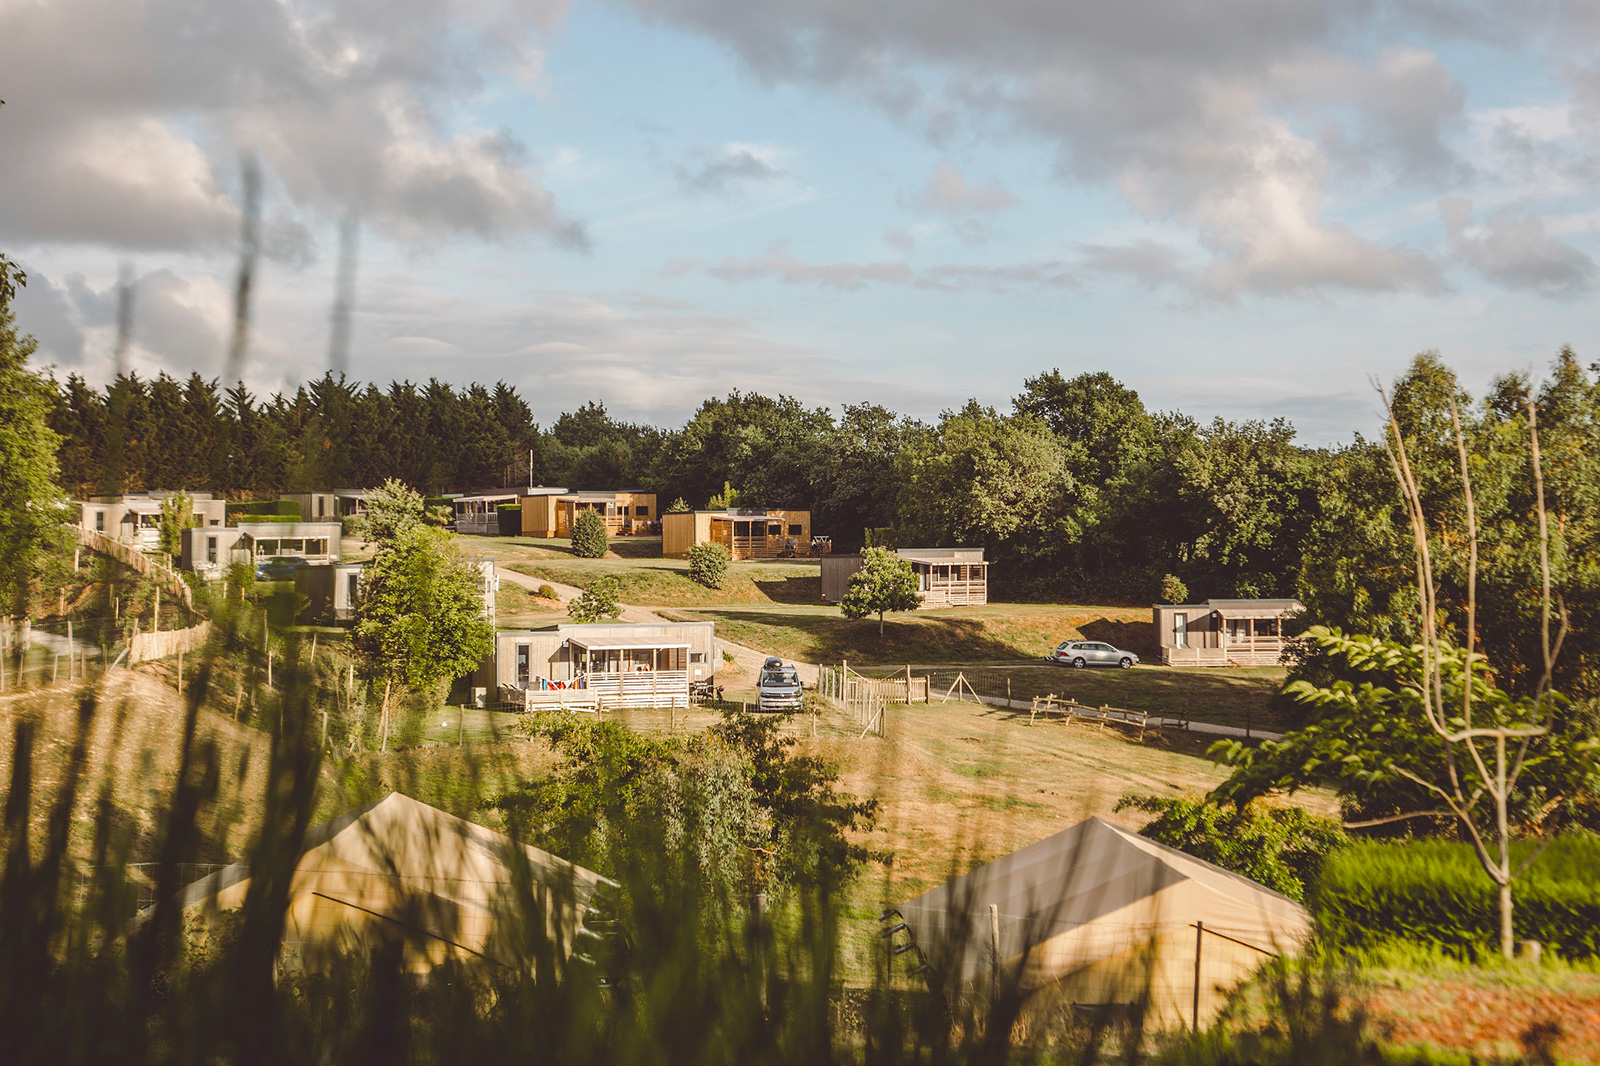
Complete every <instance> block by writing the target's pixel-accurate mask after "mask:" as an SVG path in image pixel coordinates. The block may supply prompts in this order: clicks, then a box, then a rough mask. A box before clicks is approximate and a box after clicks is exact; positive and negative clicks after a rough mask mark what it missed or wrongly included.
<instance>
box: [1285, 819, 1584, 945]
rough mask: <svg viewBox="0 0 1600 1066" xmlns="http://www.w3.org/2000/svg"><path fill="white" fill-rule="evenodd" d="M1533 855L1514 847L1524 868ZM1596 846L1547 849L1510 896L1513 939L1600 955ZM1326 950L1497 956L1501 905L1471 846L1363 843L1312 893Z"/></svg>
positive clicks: (1339, 858)
mask: <svg viewBox="0 0 1600 1066" xmlns="http://www.w3.org/2000/svg"><path fill="white" fill-rule="evenodd" d="M1537 846H1538V845H1537V844H1536V843H1534V842H1531V841H1518V842H1516V843H1515V844H1513V845H1512V854H1513V856H1520V859H1521V860H1523V861H1525V860H1526V858H1527V856H1529V855H1531V854H1532V853H1533V850H1534V849H1535V848H1536V847H1537ZM1596 870H1600V837H1594V836H1589V835H1584V836H1572V837H1564V838H1561V839H1558V840H1556V841H1555V842H1554V843H1552V844H1551V845H1550V847H1549V850H1547V851H1546V852H1545V853H1544V854H1543V855H1542V856H1540V857H1539V858H1538V859H1537V860H1536V861H1535V862H1534V863H1533V865H1532V866H1530V867H1529V868H1528V870H1527V872H1526V873H1524V874H1523V875H1522V876H1521V877H1519V878H1517V880H1516V881H1515V882H1513V884H1512V886H1511V893H1512V900H1513V902H1514V904H1515V910H1514V912H1513V915H1512V920H1513V923H1514V929H1515V932H1516V936H1517V939H1519V940H1523V939H1528V940H1538V941H1542V942H1543V943H1544V944H1545V946H1546V947H1548V948H1550V949H1551V950H1553V951H1555V952H1556V953H1557V954H1560V955H1562V956H1564V957H1566V958H1579V957H1594V956H1596V955H1600V883H1596V881H1595V879H1594V871H1596ZM1311 908H1312V913H1313V914H1314V915H1315V916H1316V919H1317V925H1318V928H1319V929H1320V931H1321V934H1322V936H1324V937H1325V938H1326V939H1327V940H1328V941H1329V942H1330V943H1332V944H1337V945H1340V946H1343V947H1352V948H1367V947H1373V946H1376V945H1380V944H1384V943H1389V942H1394V941H1410V942H1413V943H1421V944H1430V945H1437V946H1438V947H1439V948H1440V949H1441V950H1443V951H1445V952H1447V953H1449V954H1453V955H1459V956H1464V957H1473V956H1476V955H1478V954H1480V953H1483V954H1493V953H1495V952H1496V951H1498V944H1499V939H1500V934H1499V930H1500V904H1499V898H1498V891H1497V889H1496V888H1495V886H1494V884H1493V882H1491V881H1490V880H1489V877H1488V875H1487V874H1485V873H1484V872H1483V869H1482V867H1480V866H1479V865H1478V860H1477V858H1476V857H1475V856H1474V855H1473V853H1472V846H1471V845H1470V844H1466V843H1457V842H1454V841H1436V840H1412V841H1406V842H1404V843H1362V844H1357V845H1354V846H1352V847H1349V848H1346V849H1344V850H1343V851H1340V852H1339V853H1337V854H1335V855H1332V856H1330V857H1329V859H1328V861H1327V864H1326V865H1325V866H1324V867H1323V870H1322V876H1321V877H1320V878H1319V879H1318V881H1317V884H1316V887H1315V889H1314V890H1313V891H1312V893H1311Z"/></svg>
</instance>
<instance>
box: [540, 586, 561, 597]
mask: <svg viewBox="0 0 1600 1066" xmlns="http://www.w3.org/2000/svg"><path fill="white" fill-rule="evenodd" d="M533 594H534V595H535V596H537V597H539V598H540V599H541V600H559V599H560V598H561V596H560V594H559V593H557V592H556V590H555V587H554V586H552V585H540V586H539V587H538V588H537V589H535V590H534V592H533Z"/></svg>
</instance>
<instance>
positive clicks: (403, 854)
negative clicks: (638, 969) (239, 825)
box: [183, 792, 609, 972]
mask: <svg viewBox="0 0 1600 1066" xmlns="http://www.w3.org/2000/svg"><path fill="white" fill-rule="evenodd" d="M519 853H520V854H519ZM524 859H525V860H526V862H527V872H528V874H529V875H530V876H531V881H532V884H533V885H534V887H535V892H534V895H533V900H535V901H537V902H531V901H529V900H527V899H526V898H525V899H524V900H523V902H522V903H520V904H519V903H518V902H517V895H518V893H517V891H516V887H515V884H516V881H517V880H518V879H519V876H520V875H519V871H518V869H517V868H516V867H517V866H518V864H519V863H520V862H521V861H522V860H524ZM604 884H609V882H607V881H606V879H605V878H603V877H601V876H600V875H599V874H597V873H594V872H592V871H590V870H586V869H584V868H583V867H581V866H577V865H574V864H573V863H570V862H567V861H566V860H564V859H560V858H557V857H556V856H554V855H551V854H549V853H548V852H544V851H540V850H539V849H538V848H533V847H526V846H523V847H520V848H519V847H518V846H517V845H516V844H515V843H514V842H513V841H512V840H511V839H510V838H508V837H506V836H504V835H502V834H500V833H496V832H494V831H493V830H491V829H486V828H484V827H483V826H481V825H476V824H474V823H472V822H469V821H467V820H465V819H463V818H457V817H456V816H455V815H452V814H448V813H446V812H444V811H441V810H439V809H438V808H437V807H431V806H429V805H428V804H426V803H422V802H420V801H418V800H414V799H412V798H410V797H409V796H403V795H401V794H400V793H398V792H391V793H389V794H388V795H387V796H385V797H383V798H382V799H380V800H377V801H376V802H374V803H370V804H368V805H367V806H365V807H361V808H358V809H357V810H354V811H351V812H349V813H348V814H344V815H341V816H340V817H338V818H335V819H333V820H332V821H329V822H325V823H323V824H322V825H320V826H317V827H316V828H314V829H312V830H310V832H308V833H307V835H306V841H305V848H304V851H303V852H302V854H301V856H300V860H299V862H298V863H297V864H296V866H295V871H294V876H293V878H292V880H291V882H290V886H289V908H288V914H287V918H286V921H285V928H284V947H285V948H288V949H294V950H296V951H298V953H299V954H300V955H301V957H302V958H303V959H305V960H307V961H311V960H313V959H314V957H315V955H316V953H317V951H318V950H319V949H329V948H339V947H359V946H361V945H365V944H370V943H371V942H372V941H373V940H374V939H384V938H394V937H398V938H400V941H401V944H402V950H403V952H404V956H403V957H404V959H405V964H406V966H407V967H408V968H409V969H411V970H413V971H415V972H424V971H427V970H429V969H431V968H432V967H433V966H436V965H438V964H439V963H441V962H443V961H444V960H445V959H447V958H465V959H472V958H488V959H490V960H492V961H496V962H501V963H506V964H510V963H513V962H515V960H516V959H517V958H519V957H528V956H530V955H532V954H534V953H535V952H534V950H533V948H532V946H531V945H527V944H524V945H521V946H520V948H519V947H518V946H516V945H513V944H511V943H510V942H509V939H508V938H510V937H514V936H516V935H517V934H516V933H515V932H513V930H519V929H523V930H525V929H527V928H528V926H527V923H526V915H527V914H528V913H530V910H531V909H533V908H537V909H539V910H542V911H543V912H544V919H545V922H544V924H545V928H544V932H543V936H544V938H545V945H546V947H547V948H548V947H549V946H554V947H556V948H557V949H558V950H559V952H560V953H561V955H563V956H564V955H567V954H570V953H571V951H572V945H573V941H574V938H575V937H576V936H577V934H578V931H579V930H580V929H582V927H583V919H584V916H585V915H586V914H587V913H588V911H589V908H590V906H591V903H592V902H593V899H594V896H595V893H596V892H597V891H598V890H599V888H600V886H601V885H604ZM249 887H250V868H249V866H248V865H247V864H246V863H243V862H238V863H234V864H233V865H232V866H228V867H225V868H224V869H221V870H219V871H217V872H216V873H213V874H212V875H210V876H209V877H206V878H204V879H202V880H200V881H197V882H195V883H194V884H193V885H190V886H189V888H188V889H187V890H186V891H185V893H184V897H183V905H184V909H185V910H192V911H194V912H196V913H198V914H200V915H202V916H204V915H206V914H215V913H218V912H222V911H229V910H234V909H236V908H238V907H239V906H241V905H242V904H243V903H244V899H245V894H246V892H248V891H249ZM519 907H520V908H521V912H520V913H519V912H518V908H519ZM533 935H535V936H537V935H538V934H537V932H535V933H534V934H533Z"/></svg>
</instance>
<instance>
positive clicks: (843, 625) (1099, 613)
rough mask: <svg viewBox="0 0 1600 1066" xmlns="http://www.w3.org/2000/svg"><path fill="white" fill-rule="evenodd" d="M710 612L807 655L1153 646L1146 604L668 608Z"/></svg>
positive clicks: (730, 628) (1003, 653)
mask: <svg viewBox="0 0 1600 1066" xmlns="http://www.w3.org/2000/svg"><path fill="white" fill-rule="evenodd" d="M671 613H673V614H674V616H675V617H677V616H681V617H683V618H692V619H709V620H711V621H713V622H715V623H717V633H718V634H719V635H721V636H725V637H727V638H728V639H729V640H733V641H737V642H738V643H740V644H744V645H747V646H749V647H752V648H755V649H757V650H759V651H769V652H772V653H773V654H775V655H789V656H793V657H795V658H798V659H801V660H803V661H805V662H813V663H814V662H835V663H836V662H838V661H839V660H840V659H849V660H850V661H851V662H859V663H906V662H911V663H930V662H973V661H979V660H989V661H1015V660H1018V659H1034V658H1037V657H1039V656H1041V655H1043V654H1044V653H1045V652H1046V651H1049V650H1050V649H1051V648H1054V647H1055V646H1056V645H1057V644H1059V643H1060V642H1061V641H1063V640H1080V639H1081V640H1104V641H1108V642H1110V643H1112V644H1115V645H1117V646H1118V647H1122V648H1127V649H1129V650H1130V651H1133V652H1136V653H1138V654H1139V655H1141V656H1144V655H1147V654H1149V653H1150V652H1151V651H1153V648H1152V647H1151V645H1152V637H1151V625H1150V614H1149V612H1148V611H1139V610H1132V609H1128V608H1122V607H1071V606H1058V605H1055V604H1034V603H990V604H986V605H985V606H982V607H952V608H949V609H946V610H938V611H911V612H907V613H905V614H899V615H890V616H888V617H886V618H885V619H884V631H883V635H882V636H879V634H878V622H877V619H875V618H874V619H866V620H862V621H859V622H852V621H849V620H848V619H846V618H845V617H844V615H843V614H841V613H840V611H839V609H838V608H837V607H830V606H827V605H826V604H821V603H807V604H785V605H781V606H780V605H774V604H758V605H750V606H740V607H719V608H714V609H713V608H707V609H703V610H681V611H676V612H671Z"/></svg>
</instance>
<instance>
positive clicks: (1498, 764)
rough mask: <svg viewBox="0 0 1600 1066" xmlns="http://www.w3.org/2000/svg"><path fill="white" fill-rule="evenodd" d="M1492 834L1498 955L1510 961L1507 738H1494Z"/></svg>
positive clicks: (1512, 945)
mask: <svg viewBox="0 0 1600 1066" xmlns="http://www.w3.org/2000/svg"><path fill="white" fill-rule="evenodd" d="M1494 756H1495V785H1496V790H1495V804H1494V818H1495V831H1496V832H1497V833H1498V835H1499V837H1500V839H1499V845H1500V875H1499V876H1498V877H1497V878H1495V880H1497V881H1499V882H1500V954H1501V955H1504V956H1505V957H1506V958H1508V959H1509V958H1511V956H1512V955H1513V953H1514V949H1515V943H1514V942H1513V940H1512V938H1511V874H1512V868H1511V819H1510V817H1509V815H1508V812H1507V810H1506V806H1507V803H1508V801H1509V795H1508V794H1509V793H1510V791H1511V789H1510V785H1509V783H1508V782H1507V779H1506V738H1505V737H1496V738H1495V752H1494Z"/></svg>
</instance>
